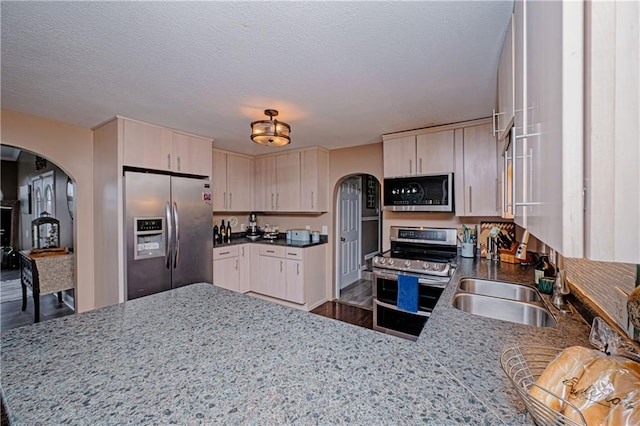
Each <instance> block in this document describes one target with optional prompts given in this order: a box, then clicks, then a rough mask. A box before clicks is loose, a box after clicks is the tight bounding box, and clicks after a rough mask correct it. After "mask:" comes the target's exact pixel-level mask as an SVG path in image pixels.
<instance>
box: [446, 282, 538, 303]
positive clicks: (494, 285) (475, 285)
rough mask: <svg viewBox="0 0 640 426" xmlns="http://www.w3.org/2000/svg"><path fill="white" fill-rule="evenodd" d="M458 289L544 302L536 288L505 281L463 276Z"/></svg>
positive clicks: (466, 291) (522, 300) (523, 300)
mask: <svg viewBox="0 0 640 426" xmlns="http://www.w3.org/2000/svg"><path fill="white" fill-rule="evenodd" d="M458 290H459V291H464V292H465V293H473V294H482V295H484V296H493V297H501V298H503V299H512V300H519V301H521V302H542V298H541V297H540V294H539V293H538V291H537V290H536V289H535V288H532V287H527V286H526V285H521V284H513V283H507V282H503V281H489V280H481V279H476V278H463V279H461V280H460V283H459V284H458Z"/></svg>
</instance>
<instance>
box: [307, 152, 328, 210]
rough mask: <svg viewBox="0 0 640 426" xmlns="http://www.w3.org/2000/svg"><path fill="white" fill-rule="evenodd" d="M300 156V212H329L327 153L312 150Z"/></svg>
mask: <svg viewBox="0 0 640 426" xmlns="http://www.w3.org/2000/svg"><path fill="white" fill-rule="evenodd" d="M300 155H301V156H300V174H301V179H300V210H302V211H304V212H326V211H328V210H329V182H328V177H329V153H328V151H326V150H324V149H318V148H314V149H310V150H305V151H302V152H301V153H300Z"/></svg>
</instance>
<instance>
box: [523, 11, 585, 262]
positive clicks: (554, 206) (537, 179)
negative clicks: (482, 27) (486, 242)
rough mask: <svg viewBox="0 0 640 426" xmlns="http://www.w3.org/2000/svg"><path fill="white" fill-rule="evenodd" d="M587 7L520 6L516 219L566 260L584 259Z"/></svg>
mask: <svg viewBox="0 0 640 426" xmlns="http://www.w3.org/2000/svg"><path fill="white" fill-rule="evenodd" d="M583 8H584V5H583V4H582V3H581V2H570V1H568V2H537V1H517V2H516V4H515V9H514V18H515V19H514V23H513V25H514V34H515V58H516V61H515V70H516V73H515V88H516V92H515V99H516V106H515V132H514V135H513V136H514V137H513V138H512V140H511V149H512V154H513V157H512V158H515V161H514V162H513V165H512V166H513V178H514V183H513V184H514V187H515V195H516V197H515V200H514V201H515V209H514V215H515V222H516V223H518V224H519V225H521V226H523V227H525V228H526V229H527V230H529V231H530V232H531V233H532V234H533V235H534V236H536V237H537V238H538V239H539V240H541V241H543V242H545V243H546V244H548V245H549V246H551V247H553V248H554V249H556V250H557V251H559V252H560V253H562V254H563V255H564V256H566V257H582V256H583V244H584V227H583V216H584V215H583V208H584V200H583V174H582V173H583V166H582V162H583V125H584V122H583V115H582V111H583Z"/></svg>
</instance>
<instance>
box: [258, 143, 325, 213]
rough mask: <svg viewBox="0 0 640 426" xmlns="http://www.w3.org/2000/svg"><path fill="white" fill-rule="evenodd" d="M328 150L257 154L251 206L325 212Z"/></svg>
mask: <svg viewBox="0 0 640 426" xmlns="http://www.w3.org/2000/svg"><path fill="white" fill-rule="evenodd" d="M328 159H329V155H328V152H327V151H326V150H324V149H321V148H309V149H304V150H295V151H287V152H284V153H281V154H274V155H266V156H260V157H256V159H255V175H254V189H255V190H254V194H255V195H254V210H256V211H262V212H275V211H280V212H311V213H316V212H325V211H327V210H328V205H329V194H328V192H329V191H328V179H329V163H328V161H329V160H328Z"/></svg>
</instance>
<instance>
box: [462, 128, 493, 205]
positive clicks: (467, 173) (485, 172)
mask: <svg viewBox="0 0 640 426" xmlns="http://www.w3.org/2000/svg"><path fill="white" fill-rule="evenodd" d="M463 132H464V133H463V138H464V148H463V154H462V155H463V161H464V176H463V179H464V191H465V193H464V215H465V216H499V215H500V206H499V204H500V203H499V201H500V200H499V198H498V167H497V161H496V158H497V152H496V139H495V137H494V136H493V129H492V128H491V125H489V124H486V125H482V126H474V127H466V128H465V129H464V131H463ZM458 207H459V206H458Z"/></svg>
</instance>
